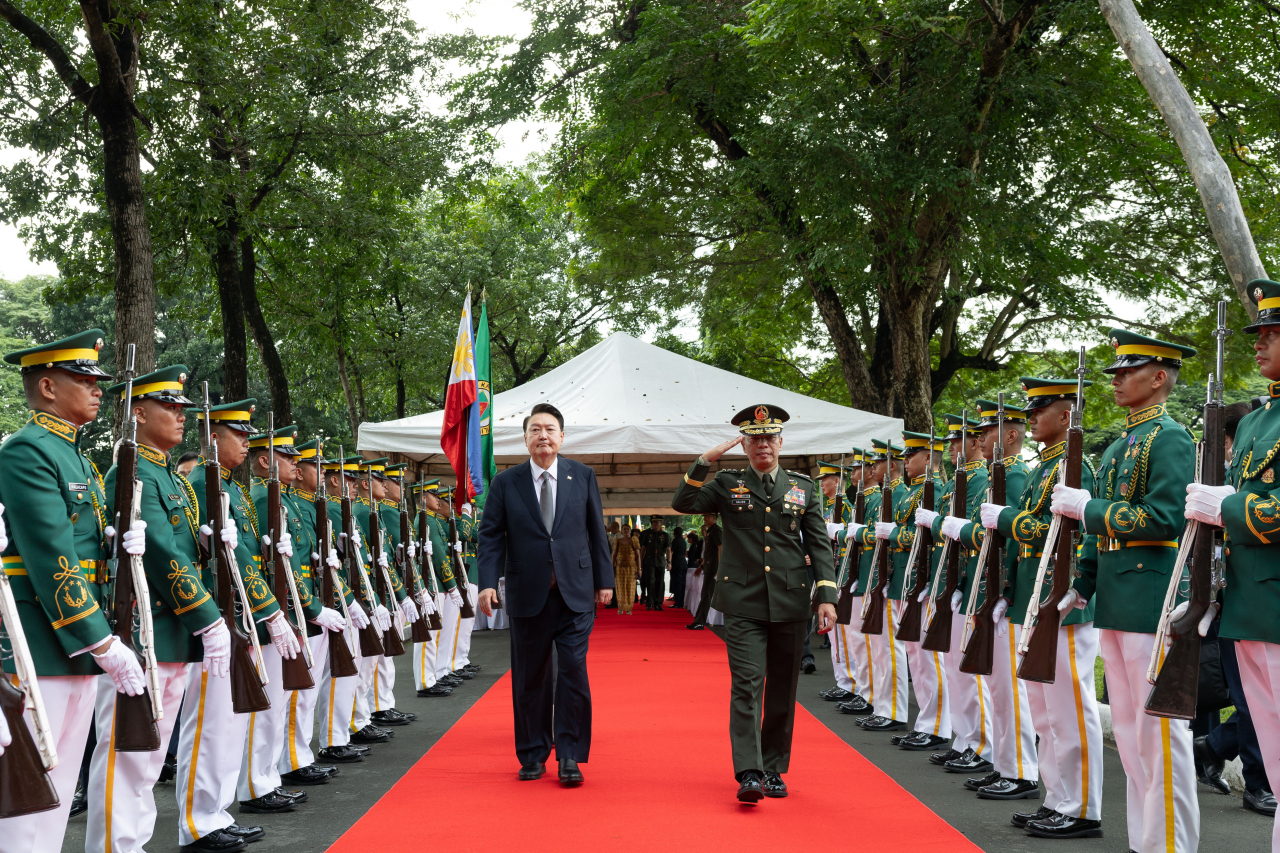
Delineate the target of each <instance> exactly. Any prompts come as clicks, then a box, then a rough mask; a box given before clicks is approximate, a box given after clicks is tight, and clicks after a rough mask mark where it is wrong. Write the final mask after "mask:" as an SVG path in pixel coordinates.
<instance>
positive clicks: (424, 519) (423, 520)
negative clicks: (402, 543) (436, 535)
mask: <svg viewBox="0 0 1280 853" xmlns="http://www.w3.org/2000/svg"><path fill="white" fill-rule="evenodd" d="M428 519H429V516H428V515H427V508H426V507H425V506H423V507H420V508H419V509H418V541H419V542H420V543H422V554H423V556H424V557H426V558H427V559H426V561H425V562H424V563H423V564H422V566H423V573H424V574H425V575H426V581H425V583H426V587H427V595H430V596H431V597H432V598H434V597H435V596H436V595H438V594H439V592H440V586H439V584H438V583H437V582H436V564H435V557H434V556H432V555H431V554H430V553H428V552H427V545H428V544H429V543H430V542H431V531H430V529H429V527H430V524H431V522H430V521H429V520H428ZM428 624H429V625H430V626H431V630H432V631H439V630H440V629H442V628H443V627H444V622H443V621H442V620H441V619H440V609H439V607H437V608H436V611H435V612H434V613H432V614H431V616H429V617H428Z"/></svg>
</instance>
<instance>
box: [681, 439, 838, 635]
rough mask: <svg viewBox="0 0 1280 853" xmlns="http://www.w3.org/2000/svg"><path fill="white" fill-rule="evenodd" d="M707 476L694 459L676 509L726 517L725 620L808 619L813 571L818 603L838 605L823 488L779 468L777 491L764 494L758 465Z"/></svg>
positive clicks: (721, 585) (717, 604)
mask: <svg viewBox="0 0 1280 853" xmlns="http://www.w3.org/2000/svg"><path fill="white" fill-rule="evenodd" d="M709 471H710V466H709V465H707V464H706V463H705V462H703V461H702V460H701V459H699V460H697V461H696V462H694V464H693V466H692V467H691V468H690V469H689V473H688V474H686V475H685V478H684V480H683V481H682V482H681V483H680V486H679V488H677V489H676V494H675V498H674V499H673V500H672V501H671V506H672V508H673V509H675V510H676V511H677V512H681V513H684V514H686V515H703V514H706V513H711V512H714V513H718V514H719V515H720V517H721V518H723V519H724V531H723V533H724V545H723V547H722V549H721V554H720V566H719V569H718V574H717V576H716V589H715V593H714V598H713V600H712V602H711V606H712V607H714V608H715V609H716V610H719V611H720V612H721V613H724V614H726V615H730V616H740V617H745V618H748V619H756V620H760V621H765V622H798V621H803V620H805V619H808V618H809V614H810V612H811V611H810V595H811V590H810V588H809V571H810V569H811V570H812V572H813V577H814V578H815V585H816V590H814V592H816V600H817V601H818V603H820V604H833V605H834V604H835V602H836V581H835V567H834V565H833V563H832V560H831V547H830V545H829V544H828V543H829V542H830V540H829V539H828V538H827V528H826V524H825V523H824V522H823V520H822V503H821V501H820V499H819V495H820V490H819V489H818V488H817V486H816V485H815V484H814V482H813V480H811V479H810V478H809V477H806V476H804V475H803V474H797V473H795V472H793V471H784V470H783V469H782V468H778V469H777V470H776V471H775V472H774V483H773V489H772V491H771V492H770V493H769V494H765V490H764V483H763V482H762V481H761V478H760V476H759V475H758V474H757V473H756V471H755V469H754V468H747V469H746V470H745V471H732V470H722V471H717V472H716V474H715V475H714V476H713V477H711V478H710V479H708V480H706V481H705V482H704V481H703V478H705V477H707V474H708V472H709ZM802 533H803V538H801V534H802ZM806 556H808V557H809V560H810V563H811V566H809V567H806V565H805V557H806Z"/></svg>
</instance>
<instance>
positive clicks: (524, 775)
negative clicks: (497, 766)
mask: <svg viewBox="0 0 1280 853" xmlns="http://www.w3.org/2000/svg"><path fill="white" fill-rule="evenodd" d="M546 772H547V765H546V762H543V761H532V762H530V763H528V764H526V765H524V766H523V767H521V768H520V773H519V774H518V775H519V778H520V781H521V782H533V781H534V780H536V779H541V778H542V774H543V773H546Z"/></svg>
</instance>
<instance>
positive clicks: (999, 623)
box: [991, 598, 1009, 637]
mask: <svg viewBox="0 0 1280 853" xmlns="http://www.w3.org/2000/svg"><path fill="white" fill-rule="evenodd" d="M1008 611H1009V602H1007V601H1005V600H1004V599H1003V598H1002V599H1000V600H999V601H997V602H996V606H995V607H993V608H992V609H991V621H992V622H994V623H996V636H997V637H1006V636H1008V635H1009V620H1008V619H1006V618H1004V614H1005V613H1007V612H1008Z"/></svg>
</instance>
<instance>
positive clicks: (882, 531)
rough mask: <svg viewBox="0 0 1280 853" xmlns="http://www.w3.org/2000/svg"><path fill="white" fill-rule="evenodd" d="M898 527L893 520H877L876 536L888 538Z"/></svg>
mask: <svg viewBox="0 0 1280 853" xmlns="http://www.w3.org/2000/svg"><path fill="white" fill-rule="evenodd" d="M897 528H898V525H896V524H894V523H893V522H892V521H877V522H876V538H877V539H888V538H889V537H890V536H892V535H893V531H894V530H896V529H897Z"/></svg>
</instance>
